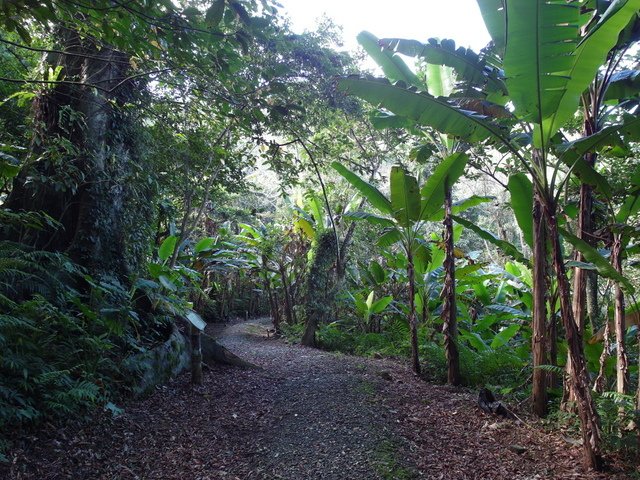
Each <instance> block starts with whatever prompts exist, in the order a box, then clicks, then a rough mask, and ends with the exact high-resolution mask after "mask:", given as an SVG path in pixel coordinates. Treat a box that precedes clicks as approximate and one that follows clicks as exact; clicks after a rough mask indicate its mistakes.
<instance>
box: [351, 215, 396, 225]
mask: <svg viewBox="0 0 640 480" xmlns="http://www.w3.org/2000/svg"><path fill="white" fill-rule="evenodd" d="M343 217H344V218H349V219H351V220H366V221H367V222H369V223H370V224H372V225H381V226H383V227H393V226H394V225H395V223H394V222H393V220H391V219H390V218H386V217H381V216H379V215H375V214H373V213H369V212H362V211H359V212H349V213H345V214H344V215H343Z"/></svg>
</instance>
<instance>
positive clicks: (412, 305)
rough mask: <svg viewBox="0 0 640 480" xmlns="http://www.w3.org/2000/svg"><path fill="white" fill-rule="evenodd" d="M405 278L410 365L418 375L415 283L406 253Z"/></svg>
mask: <svg viewBox="0 0 640 480" xmlns="http://www.w3.org/2000/svg"><path fill="white" fill-rule="evenodd" d="M407 277H408V278H409V330H410V332H411V365H412V366H413V371H414V372H416V373H417V374H418V375H419V374H420V359H419V357H418V321H417V318H416V282H415V271H414V268H413V255H412V253H411V251H410V250H409V251H407Z"/></svg>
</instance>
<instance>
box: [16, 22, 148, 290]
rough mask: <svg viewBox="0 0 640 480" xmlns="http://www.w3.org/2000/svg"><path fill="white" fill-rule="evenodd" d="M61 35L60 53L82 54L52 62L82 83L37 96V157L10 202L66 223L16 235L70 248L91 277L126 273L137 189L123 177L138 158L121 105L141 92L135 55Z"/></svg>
mask: <svg viewBox="0 0 640 480" xmlns="http://www.w3.org/2000/svg"><path fill="white" fill-rule="evenodd" d="M57 39H58V40H59V44H58V47H59V50H60V51H65V50H66V51H70V52H74V53H77V54H78V55H65V54H51V55H49V56H48V57H47V59H46V61H45V67H49V66H50V67H51V68H53V69H55V68H56V67H62V71H61V72H62V74H63V75H64V80H66V81H69V82H78V84H72V83H66V84H59V85H56V86H54V87H51V88H50V89H47V90H43V91H42V92H41V93H40V95H39V96H38V98H37V99H36V101H35V103H34V116H35V118H34V126H35V128H34V139H33V142H32V146H31V152H30V157H31V158H33V159H37V160H35V161H34V162H32V163H29V164H27V165H26V166H25V167H24V168H23V169H22V171H21V172H20V174H19V175H18V176H17V177H16V178H15V179H14V183H13V189H12V192H11V194H10V195H9V196H8V198H7V200H6V202H5V207H7V208H10V209H12V210H16V211H19V210H25V211H41V212H45V213H46V214H48V215H49V216H51V217H52V218H54V219H55V220H57V221H58V222H60V224H61V227H60V228H58V229H56V230H55V231H54V232H51V231H42V232H33V231H31V232H14V233H13V234H12V235H11V236H12V237H14V239H15V238H19V239H20V240H22V241H25V242H27V243H29V244H31V245H32V246H34V247H35V248H39V249H46V250H51V251H59V252H66V253H67V254H68V255H69V256H70V257H71V258H72V259H73V260H74V261H75V262H77V263H79V264H80V265H82V266H84V267H85V268H87V270H88V271H89V273H90V274H91V275H100V274H106V275H111V276H114V275H115V276H117V277H120V278H121V279H124V278H125V276H126V275H127V274H128V273H129V272H130V270H131V269H132V267H135V265H133V264H132V263H131V262H128V261H127V260H128V259H127V254H128V253H132V249H129V245H131V244H132V240H130V236H129V235H127V233H126V229H125V226H126V222H127V220H128V218H129V217H131V214H129V215H128V213H129V212H130V211H131V208H130V205H129V201H128V199H129V187H128V185H127V184H125V183H124V181H122V180H121V179H122V178H124V177H126V176H127V175H128V173H129V171H130V170H131V165H132V163H133V162H134V161H136V159H132V158H131V148H130V147H131V142H132V138H133V137H131V136H129V137H127V133H126V132H127V131H128V130H127V129H128V128H130V121H129V119H128V118H127V116H126V115H125V114H124V113H123V110H121V109H120V106H121V105H123V104H124V103H125V102H127V101H130V99H131V97H132V95H133V93H134V88H133V85H132V83H131V82H123V83H122V85H120V83H121V80H122V78H124V77H126V75H127V72H128V69H129V61H128V57H127V56H126V55H124V54H122V53H120V52H117V51H116V50H114V49H112V48H110V47H109V46H106V45H100V46H98V45H97V44H96V42H95V41H93V40H92V39H90V38H87V37H83V36H81V35H79V34H78V33H77V32H74V31H72V30H68V29H65V28H60V29H58V35H57ZM83 84H84V85H83ZM91 85H97V86H99V87H101V88H100V89H97V88H93V87H92V86H91ZM110 88H113V89H114V90H113V91H108V90H109V89H110ZM145 213H146V212H145ZM134 214H135V212H134ZM146 220H147V221H148V220H150V218H146ZM140 221H142V220H140Z"/></svg>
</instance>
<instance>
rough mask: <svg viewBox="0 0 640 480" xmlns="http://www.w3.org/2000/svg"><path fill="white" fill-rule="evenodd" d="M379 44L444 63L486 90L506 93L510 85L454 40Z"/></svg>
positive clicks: (396, 40)
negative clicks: (458, 45)
mask: <svg viewBox="0 0 640 480" xmlns="http://www.w3.org/2000/svg"><path fill="white" fill-rule="evenodd" d="M379 43H380V45H382V46H383V47H385V48H387V49H389V50H392V51H394V52H399V53H402V54H403V55H407V56H409V57H416V58H421V59H423V60H424V61H425V62H427V63H429V64H433V65H444V66H447V67H451V68H453V69H454V70H455V72H456V76H457V78H458V80H460V81H463V82H465V83H469V84H472V85H476V86H481V87H484V89H485V90H486V92H487V93H492V92H496V93H497V92H499V93H501V94H503V95H506V94H507V87H506V85H505V84H504V81H503V80H502V79H501V78H500V76H499V75H500V74H499V71H498V70H496V69H494V68H491V67H489V66H487V65H486V63H485V62H484V60H482V59H481V58H480V57H479V56H478V54H477V53H475V52H474V51H472V50H470V49H467V48H464V47H458V48H456V44H455V42H454V41H453V40H448V39H445V40H437V39H435V38H430V39H429V40H428V43H426V44H425V43H421V42H418V41H417V40H405V39H401V38H383V39H381V40H380V41H379Z"/></svg>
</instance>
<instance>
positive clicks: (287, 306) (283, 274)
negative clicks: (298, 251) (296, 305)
mask: <svg viewBox="0 0 640 480" xmlns="http://www.w3.org/2000/svg"><path fill="white" fill-rule="evenodd" d="M280 278H282V286H283V288H284V311H285V315H286V316H287V323H288V324H289V325H293V324H294V320H293V306H292V304H291V295H290V293H289V284H288V282H287V271H286V269H285V267H284V265H283V266H282V267H281V268H280ZM279 327H280V325H278V328H276V332H278V329H279ZM274 328H275V326H274Z"/></svg>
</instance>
